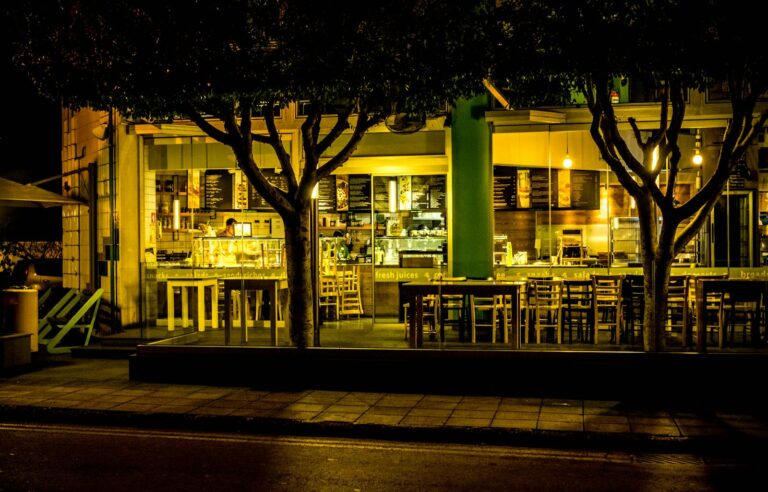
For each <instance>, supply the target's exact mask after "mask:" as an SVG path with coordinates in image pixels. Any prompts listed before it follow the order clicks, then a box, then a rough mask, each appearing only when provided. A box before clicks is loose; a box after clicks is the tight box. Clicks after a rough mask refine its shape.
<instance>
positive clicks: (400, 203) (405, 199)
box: [397, 176, 411, 210]
mask: <svg viewBox="0 0 768 492" xmlns="http://www.w3.org/2000/svg"><path fill="white" fill-rule="evenodd" d="M397 207H398V208H399V209H400V210H410V209H411V177H410V176H398V177H397Z"/></svg>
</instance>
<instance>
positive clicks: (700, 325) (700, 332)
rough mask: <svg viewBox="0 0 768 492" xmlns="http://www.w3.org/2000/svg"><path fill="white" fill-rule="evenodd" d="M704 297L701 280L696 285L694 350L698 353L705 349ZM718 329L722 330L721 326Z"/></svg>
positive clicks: (705, 295)
mask: <svg viewBox="0 0 768 492" xmlns="http://www.w3.org/2000/svg"><path fill="white" fill-rule="evenodd" d="M697 282H698V281H697ZM706 298H707V293H706V292H704V285H703V284H702V283H701V282H698V284H697V285H696V351H697V352H700V353H704V352H706V351H707V336H706V321H707V320H706V319H704V316H706V305H705V301H704V300H705V299H706ZM721 321H722V320H721ZM719 331H720V332H722V331H723V328H722V327H720V330H719Z"/></svg>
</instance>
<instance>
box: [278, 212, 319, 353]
mask: <svg viewBox="0 0 768 492" xmlns="http://www.w3.org/2000/svg"><path fill="white" fill-rule="evenodd" d="M283 221H284V222H285V248H286V258H287V261H286V263H287V275H288V317H287V318H288V319H287V320H286V323H287V326H288V329H289V333H290V335H291V341H292V342H293V344H294V346H295V347H297V348H305V347H309V346H312V345H314V336H313V333H314V325H315V320H314V310H313V302H314V289H313V287H312V249H311V248H312V237H311V234H310V227H309V225H310V214H309V207H308V206H307V207H305V208H304V209H302V210H300V211H299V213H297V214H296V215H295V216H292V217H288V218H286V217H283Z"/></svg>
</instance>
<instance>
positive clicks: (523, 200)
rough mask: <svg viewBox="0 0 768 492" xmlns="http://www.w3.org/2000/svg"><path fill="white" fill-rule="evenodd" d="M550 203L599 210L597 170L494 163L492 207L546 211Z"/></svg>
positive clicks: (567, 208) (558, 207)
mask: <svg viewBox="0 0 768 492" xmlns="http://www.w3.org/2000/svg"><path fill="white" fill-rule="evenodd" d="M550 178H551V181H552V182H551V184H550ZM550 190H551V193H550ZM550 202H551V206H552V208H553V209H557V210H599V209H600V173H599V172H598V171H586V170H570V169H557V170H555V169H553V170H552V172H551V173H550V171H549V169H544V168H517V167H511V166H494V168H493V208H494V209H497V210H547V209H549V206H550Z"/></svg>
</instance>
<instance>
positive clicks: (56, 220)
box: [0, 35, 61, 241]
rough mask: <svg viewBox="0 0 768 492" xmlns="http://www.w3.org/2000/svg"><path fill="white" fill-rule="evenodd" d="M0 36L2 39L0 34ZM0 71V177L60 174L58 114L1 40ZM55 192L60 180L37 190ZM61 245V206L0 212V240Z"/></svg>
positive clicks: (1, 209)
mask: <svg viewBox="0 0 768 492" xmlns="http://www.w3.org/2000/svg"><path fill="white" fill-rule="evenodd" d="M0 36H2V35H0ZM0 44H2V50H3V51H2V59H1V60H0V63H1V64H2V65H1V66H2V68H1V69H0V73H2V74H3V75H4V77H3V87H5V95H4V97H3V98H2V100H3V106H4V115H3V117H2V118H0V176H2V177H4V178H8V179H12V180H14V181H18V182H20V183H31V182H35V181H38V180H41V179H45V178H48V177H51V176H55V175H57V174H60V173H61V152H60V146H61V135H60V126H61V123H60V111H59V108H58V105H57V104H55V103H53V102H51V101H48V100H46V99H44V98H42V97H40V96H38V95H37V93H36V91H35V89H34V88H33V86H32V84H31V83H30V82H29V80H27V78H26V77H25V76H24V75H23V74H22V73H21V72H20V71H19V70H18V68H17V67H16V66H15V65H14V64H13V63H12V61H11V59H10V47H9V43H8V40H7V39H6V38H5V37H4V36H3V37H2V41H0ZM41 186H42V187H43V188H46V189H48V190H50V191H55V192H57V193H61V181H60V180H54V181H52V182H50V183H46V184H45V185H41ZM8 240H61V207H53V208H50V209H46V210H40V209H29V208H18V207H0V241H8Z"/></svg>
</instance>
